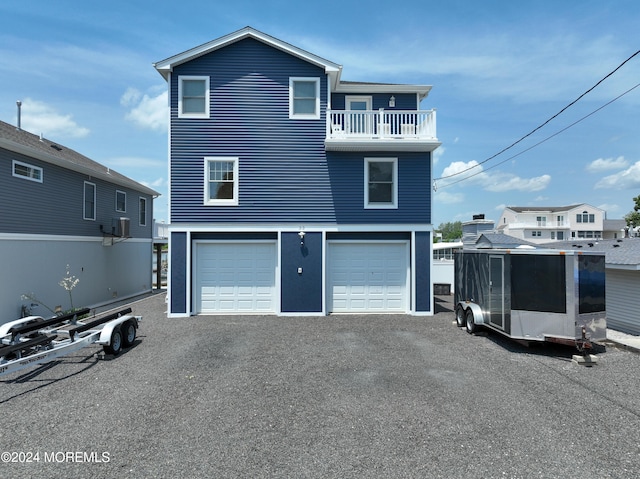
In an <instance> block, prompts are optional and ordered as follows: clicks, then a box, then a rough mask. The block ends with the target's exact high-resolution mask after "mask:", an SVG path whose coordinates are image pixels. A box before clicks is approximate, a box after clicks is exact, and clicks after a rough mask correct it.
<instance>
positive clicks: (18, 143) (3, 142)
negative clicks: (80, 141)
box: [0, 121, 160, 196]
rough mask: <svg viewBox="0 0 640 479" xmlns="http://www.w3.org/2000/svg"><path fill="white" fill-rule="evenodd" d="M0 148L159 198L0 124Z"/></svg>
mask: <svg viewBox="0 0 640 479" xmlns="http://www.w3.org/2000/svg"><path fill="white" fill-rule="evenodd" d="M0 148H4V149H5V150H9V151H13V152H15V153H20V154H22V155H25V156H29V157H31V158H36V159H38V160H41V161H44V162H46V163H50V164H52V165H56V166H60V167H62V168H66V169H68V170H72V171H76V172H78V173H83V174H86V175H90V176H93V177H95V178H100V179H102V180H104V181H108V182H109V183H114V184H117V185H120V186H123V187H127V188H131V189H132V190H135V191H138V192H141V193H144V194H147V195H151V196H160V193H158V192H157V191H155V190H153V189H151V188H149V187H147V186H144V185H142V184H140V183H138V182H137V181H134V180H132V179H131V178H128V177H126V176H124V175H122V174H120V173H118V172H117V171H115V170H112V169H110V168H107V167H106V166H103V165H101V164H100V163H98V162H96V161H93V160H92V159H90V158H87V157H86V156H84V155H81V154H80V153H78V152H77V151H75V150H72V149H70V148H67V147H65V146H62V145H60V144H58V143H55V142H53V141H51V140H48V139H46V138H43V137H39V136H38V135H34V134H33V133H29V132H28V131H25V130H22V129H18V128H17V127H15V126H13V125H10V124H9V123H5V122H4V121H0Z"/></svg>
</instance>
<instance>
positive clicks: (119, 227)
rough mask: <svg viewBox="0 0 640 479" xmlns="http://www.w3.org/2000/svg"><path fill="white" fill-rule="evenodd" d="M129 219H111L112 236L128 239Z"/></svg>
mask: <svg viewBox="0 0 640 479" xmlns="http://www.w3.org/2000/svg"><path fill="white" fill-rule="evenodd" d="M129 225H130V220H129V218H123V217H120V218H113V220H112V221H111V234H112V235H113V236H119V237H120V238H129V237H130V236H131V235H130V234H129Z"/></svg>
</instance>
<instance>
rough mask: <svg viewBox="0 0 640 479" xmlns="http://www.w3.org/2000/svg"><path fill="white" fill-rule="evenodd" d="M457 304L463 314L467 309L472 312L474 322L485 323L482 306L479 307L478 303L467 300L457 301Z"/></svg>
mask: <svg viewBox="0 0 640 479" xmlns="http://www.w3.org/2000/svg"><path fill="white" fill-rule="evenodd" d="M458 306H460V307H461V308H462V309H463V311H464V312H465V314H466V312H467V310H469V309H470V310H471V311H472V312H473V323H474V324H485V320H484V314H483V313H482V308H481V307H480V305H478V304H476V303H471V302H467V301H459V302H458Z"/></svg>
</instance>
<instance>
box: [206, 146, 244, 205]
mask: <svg viewBox="0 0 640 479" xmlns="http://www.w3.org/2000/svg"><path fill="white" fill-rule="evenodd" d="M204 178H205V181H204V183H205V184H204V204H205V205H237V204H238V158H228V157H207V158H205V159H204Z"/></svg>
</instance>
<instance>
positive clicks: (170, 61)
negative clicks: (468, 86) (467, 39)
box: [153, 26, 431, 100]
mask: <svg viewBox="0 0 640 479" xmlns="http://www.w3.org/2000/svg"><path fill="white" fill-rule="evenodd" d="M245 38H253V39H254V40H258V41H260V42H262V43H264V44H266V45H269V46H271V47H274V48H277V49H279V50H282V51H283V52H285V53H289V54H290V55H293V56H295V57H298V58H300V59H302V60H304V61H307V62H309V63H312V64H313V65H316V66H318V67H321V68H323V69H324V71H325V73H326V74H327V75H328V76H329V79H330V81H331V91H335V92H342V93H362V92H366V93H417V94H418V95H419V100H423V99H424V98H426V96H427V95H428V94H429V91H430V90H431V85H405V84H393V83H366V82H347V81H345V82H343V81H341V80H340V75H341V74H342V65H338V64H337V63H334V62H332V61H329V60H327V59H325V58H322V57H320V56H318V55H315V54H313V53H310V52H308V51H306V50H303V49H302V48H298V47H296V46H294V45H291V44H290V43H287V42H284V41H282V40H279V39H277V38H275V37H272V36H271V35H267V34H266V33H263V32H261V31H259V30H256V29H255V28H253V27H249V26H247V27H244V28H241V29H240V30H237V31H235V32H233V33H229V34H228V35H225V36H222V37H220V38H216V39H215V40H211V41H210V42H207V43H204V44H202V45H199V46H197V47H194V48H191V49H189V50H187V51H185V52H182V53H178V54H177V55H173V56H171V57H169V58H166V59H164V60H160V61H159V62H156V63H154V64H153V66H154V67H155V69H156V70H158V72H159V73H160V74H161V75H162V76H163V77H164V79H165V80H168V79H169V74H170V73H171V72H172V71H173V69H174V68H175V67H176V66H178V65H182V64H183V63H186V62H189V61H191V60H194V59H196V58H198V57H200V56H202V55H206V54H208V53H211V52H213V51H215V50H219V49H221V48H224V47H226V46H228V45H231V44H232V43H235V42H238V41H240V40H244V39H245Z"/></svg>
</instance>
